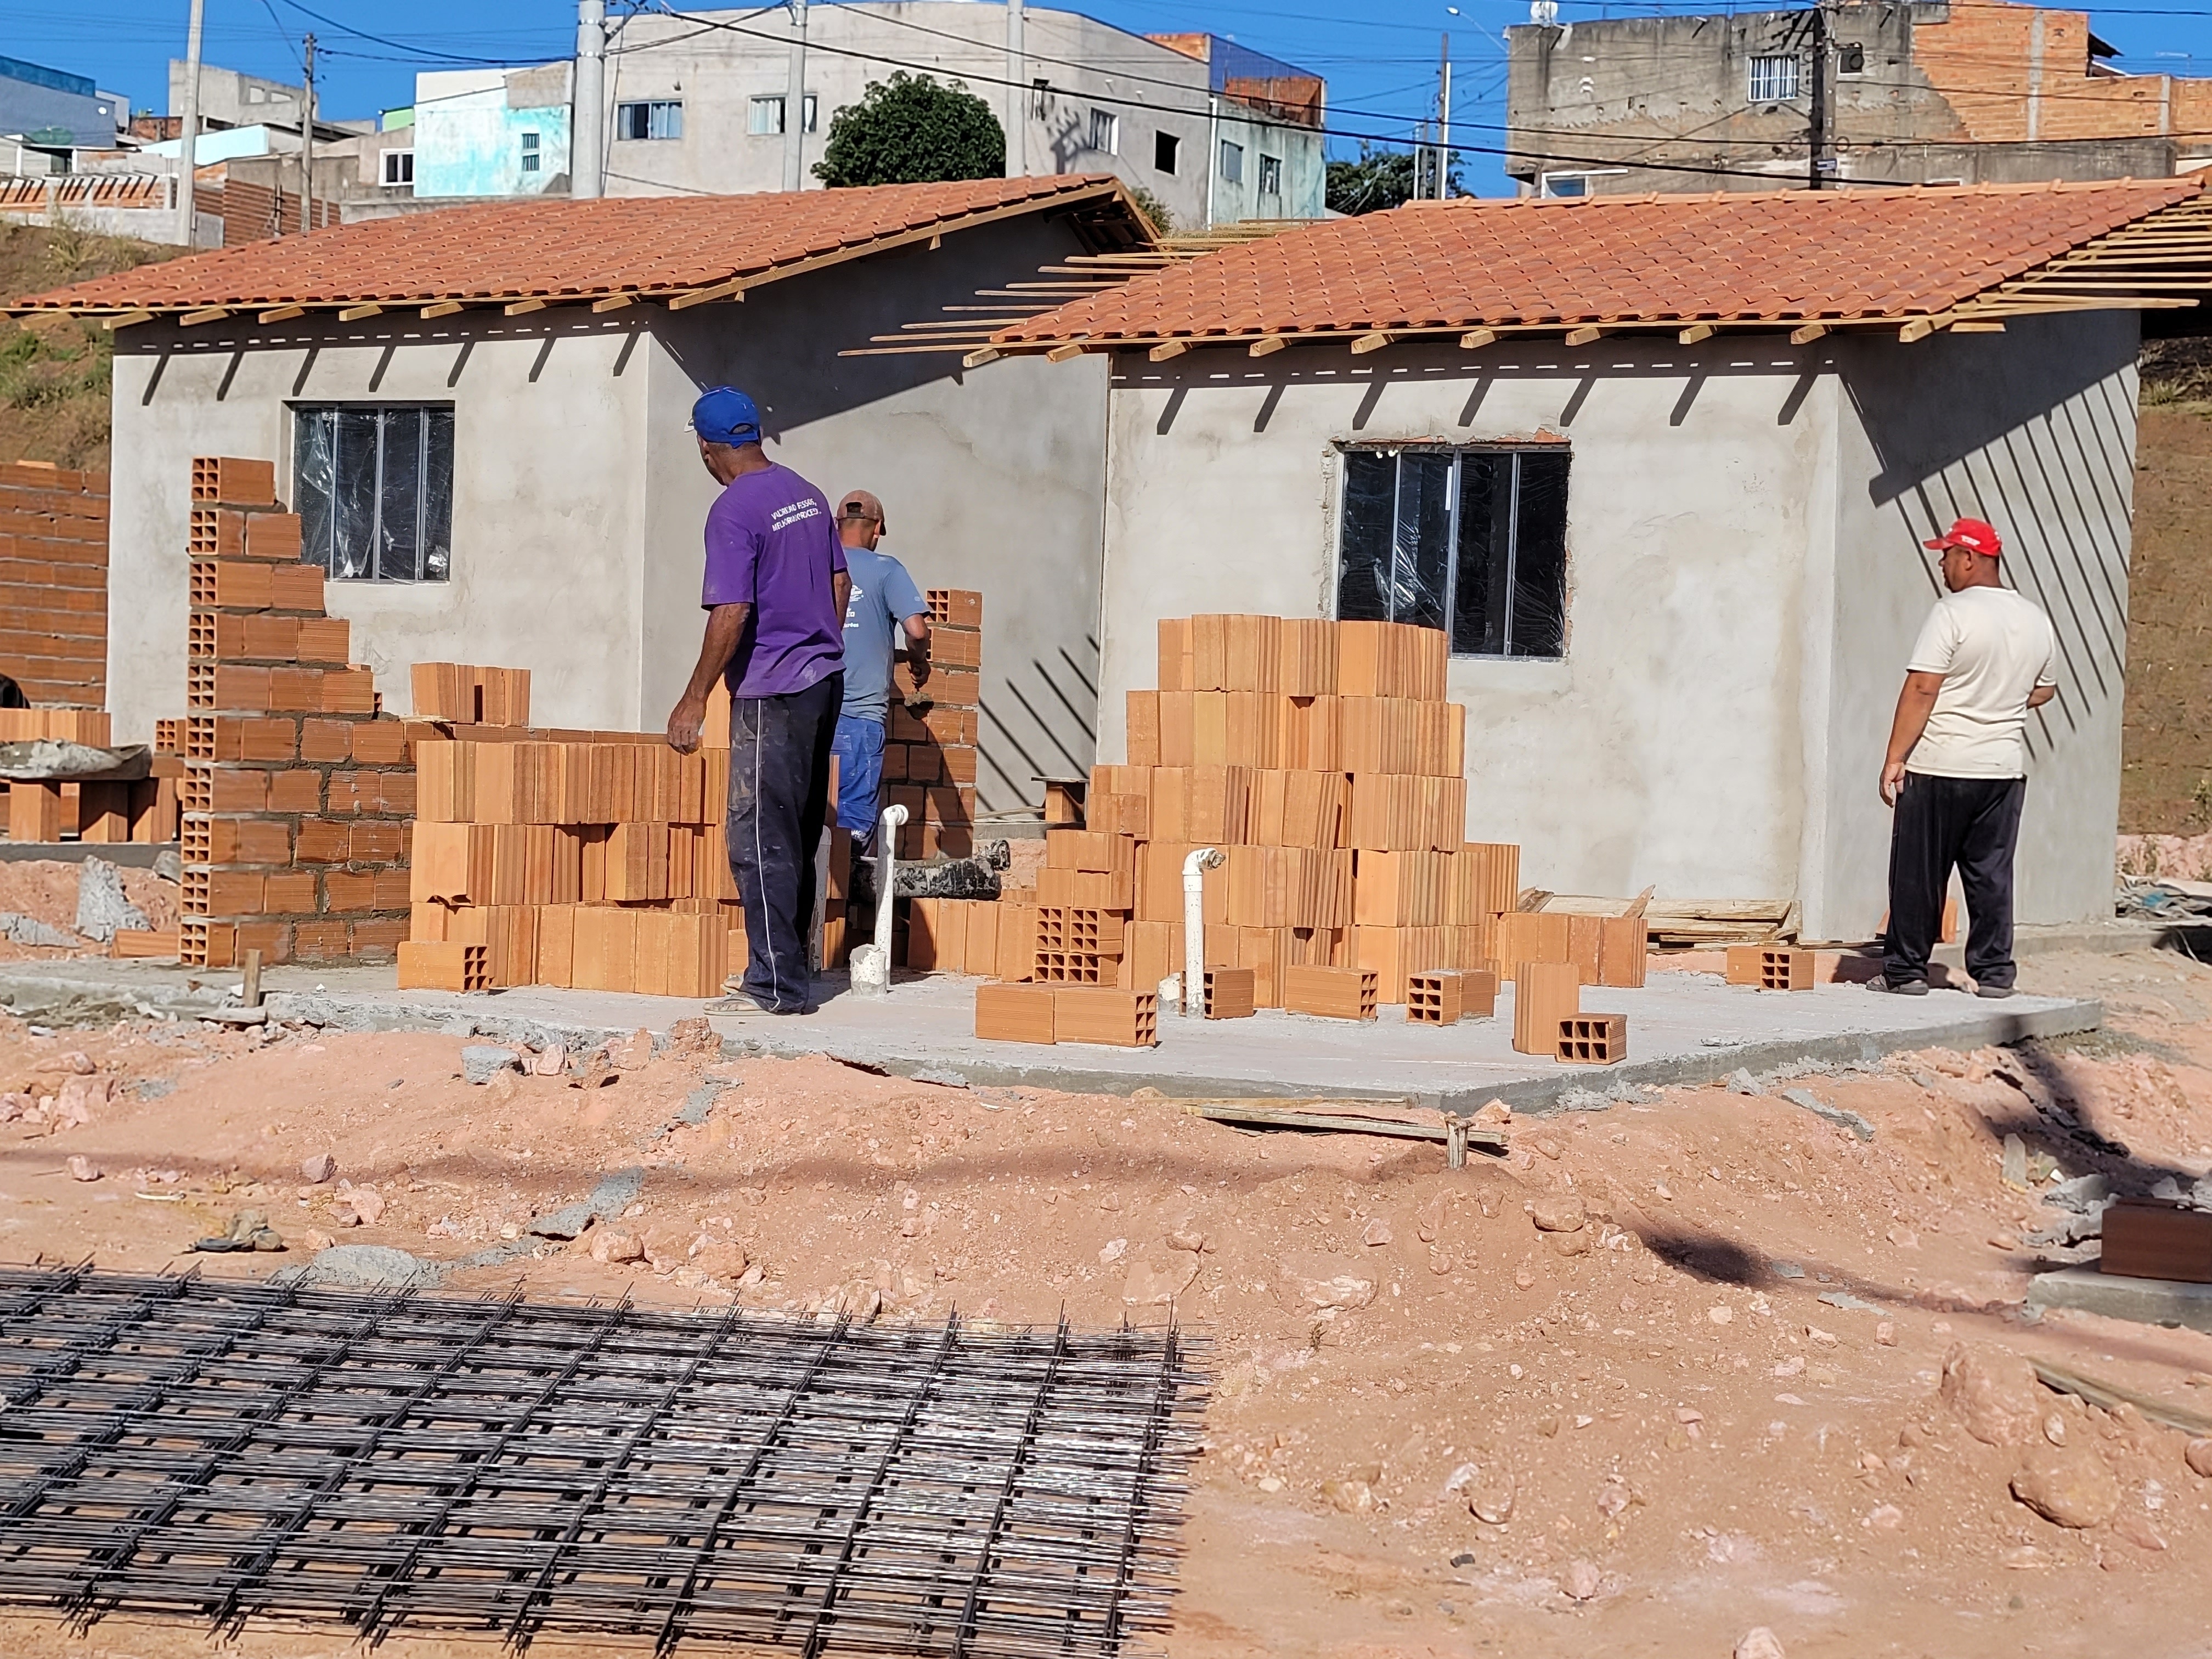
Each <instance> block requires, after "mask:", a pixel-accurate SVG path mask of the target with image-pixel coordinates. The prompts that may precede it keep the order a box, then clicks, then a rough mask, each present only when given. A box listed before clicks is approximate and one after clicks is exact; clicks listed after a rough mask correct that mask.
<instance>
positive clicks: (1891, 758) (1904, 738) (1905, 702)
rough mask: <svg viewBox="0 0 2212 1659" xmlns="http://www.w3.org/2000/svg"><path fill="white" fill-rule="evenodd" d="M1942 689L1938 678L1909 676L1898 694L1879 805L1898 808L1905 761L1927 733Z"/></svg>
mask: <svg viewBox="0 0 2212 1659" xmlns="http://www.w3.org/2000/svg"><path fill="white" fill-rule="evenodd" d="M1942 689H1943V677H1942V675H1941V674H1916V673H1908V674H1907V675H1906V676H1905V684H1904V686H1903V687H1902V688H1901V689H1900V690H1899V692H1898V694H1897V715H1896V718H1895V719H1893V720H1891V721H1890V725H1889V753H1888V754H1887V756H1886V757H1883V760H1882V763H1881V804H1882V805H1884V806H1894V805H1897V792H1898V791H1899V790H1900V789H1902V788H1903V787H1905V757H1907V756H1909V755H1910V754H1911V752H1912V745H1913V744H1916V743H1918V742H1919V741H1920V734H1921V733H1922V732H1924V731H1926V730H1927V729H1928V716H1929V714H1933V713H1934V712H1935V709H1936V693H1938V692H1939V691H1941V690H1942Z"/></svg>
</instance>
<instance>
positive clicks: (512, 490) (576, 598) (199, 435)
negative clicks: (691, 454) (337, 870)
mask: <svg viewBox="0 0 2212 1659" xmlns="http://www.w3.org/2000/svg"><path fill="white" fill-rule="evenodd" d="M441 321H442V322H443V324H444V326H442V327H441V325H440V324H422V323H420V322H417V321H416V320H414V319H411V318H408V317H379V318H373V319H368V320H366V321H363V322H361V323H357V324H353V325H315V327H314V328H313V331H310V332H305V333H303V334H301V336H299V337H296V338H294V339H290V340H288V339H286V338H285V337H284V335H283V330H282V329H281V328H278V329H270V330H260V331H255V332H253V333H252V335H251V336H249V337H246V338H250V339H251V341H252V344H251V346H250V347H248V348H246V349H241V345H242V343H243V342H242V341H241V340H239V339H224V338H222V337H217V338H214V339H209V340H205V341H202V340H199V339H197V338H194V337H192V336H191V335H190V334H186V333H184V332H183V331H175V332H174V333H173V334H172V335H171V336H170V337H169V338H167V339H166V340H149V341H148V342H146V343H144V344H143V346H141V348H140V349H138V350H137V351H135V352H134V351H132V350H131V348H130V345H129V344H121V345H118V351H117V355H116V359H115V410H114V414H115V455H116V464H115V466H114V469H113V473H112V478H113V484H112V488H113V491H114V498H113V505H112V508H111V520H110V529H109V537H110V541H109V549H110V551H109V596H110V597H109V623H108V647H107V649H108V687H109V690H108V706H109V708H111V709H112V711H113V713H114V715H115V722H116V732H117V736H118V738H128V739H131V740H135V741H143V740H144V739H145V738H148V737H149V736H151V735H152V730H153V722H154V721H155V720H156V719H159V718H162V717H165V716H170V715H174V714H181V713H183V712H184V700H185V690H184V687H185V613H186V605H185V534H186V522H187V519H188V517H189V513H190V506H191V503H190V501H189V500H188V486H189V483H190V463H191V457H193V456H194V455H208V454H217V455H244V456H253V457H264V456H265V457H270V458H273V459H275V460H276V464H277V468H276V471H277V480H278V483H277V491H278V494H279V495H280V496H283V497H284V498H285V499H287V500H288V501H289V499H290V496H291V490H292V483H291V479H292V418H291V414H290V410H291V406H292V404H294V403H295V402H298V403H319V402H324V401H378V402H386V403H416V402H422V403H445V402H450V403H452V404H453V410H454V479H453V577H452V580H450V581H445V582H422V583H398V582H362V581H334V582H331V583H328V584H327V585H326V586H325V603H326V605H327V607H328V609H329V611H330V613H331V615H332V616H335V617H346V618H347V619H348V620H349V621H350V622H351V623H353V649H354V655H355V659H356V661H359V662H364V663H367V664H368V665H369V666H371V667H372V668H374V670H375V671H376V684H377V689H378V690H380V691H381V692H382V693H383V694H384V700H385V707H386V708H390V709H393V710H395V711H398V712H401V713H405V712H408V711H409V710H410V708H411V703H410V690H409V685H408V675H407V669H408V665H410V664H411V663H415V662H418V661H447V662H456V661H457V662H478V663H496V664H500V665H507V666H513V667H520V668H527V669H529V670H530V671H531V676H532V678H531V708H532V719H533V720H537V721H538V722H540V723H542V724H545V725H556V726H613V727H627V726H633V725H635V721H636V720H637V717H638V710H639V708H640V702H639V685H640V675H639V667H638V665H639V657H640V646H641V631H642V629H641V583H640V575H639V571H640V566H641V546H642V539H641V533H640V526H641V516H642V514H641V504H642V502H643V500H644V494H645V488H644V465H643V423H642V418H641V417H642V413H643V405H644V380H645V375H644V364H643V362H642V361H641V359H640V358H639V357H638V356H637V354H636V353H635V352H631V353H629V354H628V356H627V359H626V356H625V353H624V350H623V346H624V344H625V343H626V341H627V340H628V338H629V330H628V329H626V328H623V327H620V326H609V325H596V326H595V325H593V324H592V323H590V322H580V321H579V322H567V323H563V324H561V325H556V326H555V327H554V328H552V329H550V330H549V329H548V327H546V326H545V325H543V324H541V325H539V326H538V328H536V329H531V328H529V327H527V326H526V319H514V320H513V322H511V323H510V322H507V321H505V320H504V319H471V320H466V321H464V320H463V319H441ZM455 325H458V326H455ZM162 326H166V325H162ZM210 332H213V330H210ZM126 338H127V337H126Z"/></svg>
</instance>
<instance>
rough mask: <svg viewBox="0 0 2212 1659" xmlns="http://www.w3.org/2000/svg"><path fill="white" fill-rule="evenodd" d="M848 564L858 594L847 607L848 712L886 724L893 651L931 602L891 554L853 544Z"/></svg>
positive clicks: (847, 559) (889, 702)
mask: <svg viewBox="0 0 2212 1659" xmlns="http://www.w3.org/2000/svg"><path fill="white" fill-rule="evenodd" d="M845 568H846V569H847V571H848V572H849V573H850V574H851V575H852V578H853V597H852V599H850V600H848V602H847V603H846V605H845V707H844V710H843V712H844V713H845V714H849V715H851V716H852V717H853V718H854V720H874V721H876V722H877V723H878V724H881V723H882V722H883V721H884V720H886V719H887V718H889V716H890V706H891V653H892V651H893V650H894V649H896V647H898V645H899V644H900V642H901V638H902V626H901V625H902V623H904V622H905V621H906V619H907V618H908V617H919V616H924V615H926V614H927V612H928V610H929V605H928V602H927V600H925V599H923V598H922V597H921V589H920V588H918V587H916V586H915V585H914V578H913V577H911V576H909V575H908V574H906V567H905V566H904V565H902V564H901V563H900V562H898V561H897V560H896V559H895V558H893V557H891V556H890V554H888V553H878V552H874V551H872V550H869V549H867V548H865V547H848V548H847V549H846V550H845Z"/></svg>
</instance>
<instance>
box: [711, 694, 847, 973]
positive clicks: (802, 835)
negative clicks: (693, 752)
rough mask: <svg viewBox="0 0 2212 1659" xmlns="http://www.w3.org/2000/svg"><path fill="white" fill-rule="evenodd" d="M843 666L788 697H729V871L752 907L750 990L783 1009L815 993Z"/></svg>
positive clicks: (748, 914)
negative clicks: (817, 867)
mask: <svg viewBox="0 0 2212 1659" xmlns="http://www.w3.org/2000/svg"><path fill="white" fill-rule="evenodd" d="M844 701H845V676H844V675H843V673H842V672H839V673H836V674H832V675H830V676H829V678H828V679H826V680H819V681H817V682H816V683H815V684H812V685H810V686H808V687H807V688H806V690H804V691H793V692H792V693H791V694H790V695H788V696H781V697H732V698H731V699H730V819H729V830H728V835H729V843H730V874H731V877H732V878H733V879H734V880H735V881H736V882H737V884H738V899H739V901H740V902H742V903H743V904H744V909H745V944H746V946H747V949H748V954H749V955H750V958H751V959H750V962H748V963H747V964H746V967H745V981H744V988H745V994H746V995H748V996H750V998H752V1000H754V1001H756V1002H757V1003H759V1004H760V1005H761V1006H762V1007H763V1008H768V1009H771V1010H773V1011H774V1012H776V1013H779V1014H796V1013H799V1012H804V1011H805V1008H806V1006H807V1005H808V1004H809V1003H810V1002H811V1000H813V999H812V997H811V991H812V989H813V983H814V979H813V971H812V969H811V965H810V964H811V958H812V955H813V952H812V951H811V950H810V949H809V945H810V944H811V941H810V940H809V939H808V938H807V933H808V932H809V930H810V929H811V927H812V926H813V922H814V888H815V883H814V854H815V849H816V848H817V847H818V846H819V845H820V843H821V840H822V823H823V818H824V817H826V816H827V815H828V812H829V745H830V744H831V742H832V741H833V740H834V739H835V738H836V735H837V709H838V707H839V705H841V704H842V702H844Z"/></svg>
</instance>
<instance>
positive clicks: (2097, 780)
mask: <svg viewBox="0 0 2212 1659" xmlns="http://www.w3.org/2000/svg"><path fill="white" fill-rule="evenodd" d="M2137 340H2138V334H2137V326H2136V316H2135V314H2134V313H2129V312H2110V313H2100V314H2092V315H2087V316H2080V317H2068V318H2020V319H2014V320H2013V321H2012V322H2011V323H2010V324H2008V331H2007V332H2006V333H2005V334H2004V335H2002V336H2001V337H1998V336H1990V335H1961V336H1938V337H1935V338H1933V339H1929V340H1927V341H1923V342H1921V343H1919V344H1917V345H1914V346H1911V347H1909V348H1887V349H1885V348H1884V347H1883V346H1881V345H1880V344H1877V343H1874V342H1863V343H1855V344H1852V345H1850V346H1848V347H1846V348H1842V349H1838V351H1837V353H1836V354H1835V359H1836V361H1837V362H1838V367H1839V368H1840V370H1841V384H1842V387H1843V390H1844V395H1845V398H1846V404H1845V414H1844V418H1843V419H1842V420H1841V421H1840V422H1839V425H1838V436H1839V440H1840V443H1841V453H1842V458H1843V459H1842V465H1841V468H1840V471H1841V474H1842V476H1843V477H1844V479H1845V480H1846V481H1847V486H1846V487H1845V488H1844V489H1843V490H1842V491H1841V493H1840V495H1839V498H1838V548H1839V555H1838V582H1837V606H1838V633H1837V638H1838V662H1837V672H1836V676H1835V683H1834V692H1833V708H1832V720H1831V723H1830V726H1829V744H1830V752H1831V763H1830V769H1831V771H1832V774H1833V775H1834V776H1835V777H1836V779H1837V780H1838V784H1837V789H1836V793H1835V795H1834V798H1833V799H1832V801H1831V803H1830V804H1829V818H1830V828H1829V829H1828V832H1827V839H1828V844H1829V848H1830V854H1829V859H1828V862H1827V866H1826V869H1827V877H1826V879H1827V881H1828V883H1829V887H1828V890H1827V892H1826V895H1825V899H1826V903H1825V905H1824V907H1823V908H1822V910H1821V914H1822V915H1824V916H1826V918H1827V927H1828V931H1829V932H1830V933H1831V934H1832V935H1833V936H1838V937H1849V936H1851V935H1853V934H1855V933H1864V932H1868V931H1870V930H1871V929H1872V928H1873V927H1875V925H1876V924H1877V922H1878V921H1879V920H1880V918H1881V911H1882V908H1883V906H1884V904H1885V902H1886V900H1885V896H1884V889H1885V884H1886V879H1887V873H1886V872H1887V867H1888V855H1889V854H1888V845H1889V844H1888V829H1889V826H1888V817H1887V813H1886V812H1885V811H1883V810H1882V809H1881V805H1880V803H1879V801H1878V800H1875V786H1874V780H1875V778H1876V777H1877V776H1878V775H1879V774H1880V771H1881V757H1882V750H1883V745H1884V744H1885V742H1886V740H1887V736H1888V731H1889V719H1890V714H1891V712H1892V710H1893V708H1894V706H1895V703H1896V700H1897V688H1898V683H1899V678H1900V676H1901V675H1902V673H1903V671H1904V665H1905V659H1906V658H1907V656H1908V655H1909V654H1910V653H1911V647H1912V641H1913V639H1914V637H1915V635H1917V633H1918V632H1919V629H1920V626H1921V623H1923V621H1924V620H1925V618H1926V617H1927V615H1928V611H1929V606H1930V605H1932V604H1933V603H1934V600H1935V598H1936V594H1937V593H1938V592H1940V591H1941V578H1940V577H1939V575H1938V574H1937V572H1936V562H1935V559H1934V556H1932V555H1930V554H1929V553H1927V552H1926V551H1925V550H1923V548H1922V547H1921V545H1920V544H1921V543H1922V542H1923V541H1924V540H1925V539H1926V538H1929V536H1932V535H1934V534H1935V533H1936V532H1937V531H1938V530H1940V529H1942V528H1945V527H1948V526H1949V524H1950V522H1951V520H1953V519H1954V518H1957V517H1959V516H1960V515H1961V514H1971V515H1972V516H1974V517H1978V518H1985V519H1987V520H1990V523H1991V524H1993V525H1995V526H1996V528H1997V531H1998V532H1999V533H2000V534H2001V535H2002V537H2003V538H2004V540H2005V546H2006V552H2005V556H2004V557H2003V559H2002V561H2001V562H2000V565H1999V568H2000V569H2001V570H2002V573H2003V575H2004V577H2005V580H2006V581H2007V584H2008V586H2013V587H2015V588H2017V589H2019V590H2020V591H2021V592H2023V593H2026V594H2027V596H2028V597H2029V598H2030V599H2034V600H2036V601H2037V602H2038V603H2039V604H2040V605H2042V606H2043V607H2044V609H2045V611H2047V612H2048V613H2049V614H2050V616H2051V622H2052V624H2053V626H2054V628H2055V629H2056V630H2057V635H2058V665H2057V678H2058V695H2057V697H2056V698H2055V699H2054V700H2053V701H2052V702H2051V703H2049V704H2047V705H2046V706H2045V708H2041V709H2039V710H2038V711H2036V712H2035V713H2034V714H2031V715H2030V716H2029V717H2028V732H2027V736H2028V794H2027V811H2026V814H2025V817H2023V819H2022V822H2021V852H2020V858H2019V860H2018V862H2017V865H2016V866H2015V869H2016V872H2017V876H2018V882H2019V893H2018V912H2019V917H2020V920H2021V921H2076V920H2083V919H2087V918H2090V917H2094V916H2105V915H2110V914H2111V913H2112V856H2113V854H2112V848H2113V837H2114V836H2115V835H2116V834H2117V833H2118V823H2119V790H2120V714H2121V703H2122V684H2123V678H2124V672H2125V657H2126V641H2127V595H2128V562H2129V550H2130V518H2131V515H2132V513H2133V510H2134V478H2135V452H2136V370H2135V360H2136V345H2137ZM1923 348H1928V349H1925V350H1923ZM1869 802H1872V803H1873V810H1872V811H1871V812H1869V810H1868V805H1869ZM1811 908H1812V906H1811V904H1810V902H1809V901H1808V910H1809V909H1811Z"/></svg>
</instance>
